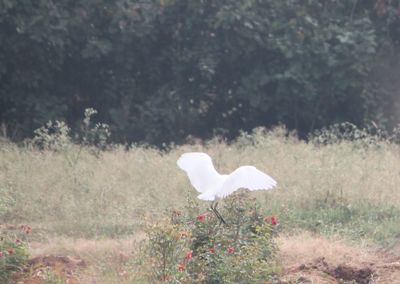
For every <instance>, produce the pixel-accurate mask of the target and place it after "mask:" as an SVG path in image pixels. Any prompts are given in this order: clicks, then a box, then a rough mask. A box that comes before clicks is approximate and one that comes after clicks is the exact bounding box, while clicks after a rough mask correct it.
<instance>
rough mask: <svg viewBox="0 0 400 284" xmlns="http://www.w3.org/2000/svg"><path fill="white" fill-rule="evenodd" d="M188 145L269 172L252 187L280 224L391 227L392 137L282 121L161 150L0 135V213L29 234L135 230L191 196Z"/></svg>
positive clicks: (399, 161) (395, 197)
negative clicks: (317, 136) (301, 127)
mask: <svg viewBox="0 0 400 284" xmlns="http://www.w3.org/2000/svg"><path fill="white" fill-rule="evenodd" d="M188 151H204V152H207V153H208V154H210V156H211V157H213V160H214V163H215V166H216V168H217V170H218V171H219V172H221V173H225V172H230V171H232V170H234V169H235V168H236V167H238V166H240V165H244V164H251V165H255V166H256V167H258V168H259V169H261V170H263V171H265V172H267V173H268V174H270V175H271V176H272V177H274V178H275V179H276V180H277V181H278V184H279V186H278V188H277V189H276V190H273V191H270V192H262V191H260V192H252V193H251V194H252V195H254V197H256V198H257V200H259V201H260V202H261V203H262V205H263V208H264V209H265V210H266V211H267V212H271V213H275V214H278V216H280V217H281V223H282V226H283V227H285V226H286V228H293V227H296V226H300V227H304V228H306V229H310V230H317V231H318V230H319V231H322V232H328V233H329V232H334V233H337V232H339V233H341V232H344V233H345V234H347V233H349V234H350V235H351V234H353V233H354V232H355V231H356V233H355V235H356V236H357V237H368V236H365V235H366V234H370V231H371V230H372V231H373V230H375V231H379V230H380V229H379V228H378V227H377V226H378V225H379V224H381V225H382V230H384V231H383V232H382V233H381V232H377V234H378V236H377V237H376V238H375V237H373V239H374V238H375V239H378V240H380V239H385V238H392V239H393V238H395V235H396V234H398V233H400V229H396V228H397V227H398V226H396V224H398V221H399V216H400V213H399V211H400V190H398V185H399V184H400V170H399V169H400V157H399V148H398V146H397V145H393V144H390V143H386V142H379V143H377V144H374V145H373V146H370V147H363V146H359V145H358V144H356V143H354V142H342V143H336V144H332V145H326V146H317V145H314V144H312V143H306V142H304V141H300V140H298V139H296V138H295V137H294V136H291V135H288V134H287V133H286V131H285V130H283V129H275V130H274V131H270V132H264V131H256V132H255V133H253V134H251V135H249V134H243V135H242V136H241V137H239V138H238V139H237V141H236V142H234V143H231V144H227V143H225V142H223V141H220V140H218V139H214V140H212V141H208V142H206V143H203V144H193V145H183V146H178V147H173V148H172V149H170V150H169V151H160V150H157V149H152V148H149V147H140V146H138V147H131V148H129V150H126V149H125V147H123V146H115V147H113V148H112V149H110V150H107V151H103V152H100V153H99V154H98V155H94V154H93V153H92V151H90V149H89V148H85V147H83V148H82V147H79V146H77V145H72V144H69V145H67V146H66V147H65V148H63V149H61V150H59V151H56V152H55V151H40V150H38V149H35V148H33V147H28V146H26V147H18V146H16V145H14V144H11V143H6V142H2V143H1V145H0V196H1V197H0V217H1V221H2V222H3V223H22V222H29V223H30V224H33V225H34V226H35V227H36V228H37V231H39V232H41V234H38V235H37V237H38V238H40V237H43V238H45V237H46V236H48V235H51V234H53V235H70V236H74V237H101V236H108V237H118V236H126V235H130V234H132V233H135V232H137V231H140V224H141V222H142V221H143V220H144V218H145V217H146V216H154V215H158V214H162V213H163V212H164V211H165V210H168V209H171V208H176V207H182V206H184V205H185V204H186V200H187V198H195V196H196V192H195V190H194V189H193V188H192V187H191V186H190V184H189V182H188V179H187V178H186V176H185V174H184V172H182V171H180V170H179V169H178V168H177V166H176V160H177V159H178V157H179V156H180V154H182V153H184V152H188ZM202 204H203V206H204V208H206V207H207V203H202ZM379 214H380V215H379ZM355 226H358V227H359V228H360V230H361V231H357V230H356V229H352V228H353V227H355ZM343 228H344V229H343ZM347 230H348V231H347Z"/></svg>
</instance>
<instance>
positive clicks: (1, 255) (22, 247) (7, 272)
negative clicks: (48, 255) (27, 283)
mask: <svg viewBox="0 0 400 284" xmlns="http://www.w3.org/2000/svg"><path fill="white" fill-rule="evenodd" d="M20 229H21V232H19V233H13V232H6V231H0V281H1V283H12V276H13V275H14V274H15V273H16V272H22V270H23V268H24V266H25V264H26V260H27V258H28V247H27V243H26V234H30V232H31V228H30V227H29V226H26V225H23V226H21V228H20Z"/></svg>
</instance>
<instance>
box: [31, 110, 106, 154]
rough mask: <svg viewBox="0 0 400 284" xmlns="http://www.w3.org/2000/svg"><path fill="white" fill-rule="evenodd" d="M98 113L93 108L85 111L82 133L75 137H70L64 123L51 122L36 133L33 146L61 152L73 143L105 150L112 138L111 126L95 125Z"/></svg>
mask: <svg viewBox="0 0 400 284" xmlns="http://www.w3.org/2000/svg"><path fill="white" fill-rule="evenodd" d="M96 113H97V111H96V110H95V109H93V108H87V109H85V113H84V115H85V118H84V119H83V121H82V123H81V129H80V131H79V132H78V131H77V132H76V134H75V137H74V138H72V137H71V136H70V130H71V129H70V128H69V127H68V125H66V124H65V122H63V121H58V120H57V121H55V122H54V123H53V122H52V121H51V120H50V121H49V122H47V123H46V125H45V126H42V127H40V128H38V129H36V130H35V131H34V134H35V136H34V138H33V139H32V141H31V143H32V145H34V146H36V147H38V148H39V149H42V150H53V151H60V150H65V148H66V147H67V146H69V145H70V144H71V143H72V142H73V141H74V142H77V143H79V145H80V146H81V147H85V146H86V147H88V146H89V147H90V146H93V147H94V149H96V150H97V152H98V151H99V150H104V149H105V148H106V146H107V142H108V138H109V137H110V131H109V126H108V125H107V124H105V123H97V124H96V125H93V123H92V121H91V117H92V115H94V114H96Z"/></svg>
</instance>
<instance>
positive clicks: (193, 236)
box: [143, 194, 278, 283]
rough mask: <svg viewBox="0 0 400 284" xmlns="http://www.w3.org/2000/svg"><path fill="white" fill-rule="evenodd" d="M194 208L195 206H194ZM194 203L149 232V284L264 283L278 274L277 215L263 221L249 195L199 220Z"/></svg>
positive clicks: (204, 214)
mask: <svg viewBox="0 0 400 284" xmlns="http://www.w3.org/2000/svg"><path fill="white" fill-rule="evenodd" d="M193 205H194V206H193ZM196 210H198V207H197V206H196V204H195V203H192V205H191V206H189V207H187V208H186V209H185V210H182V211H178V210H174V211H173V212H172V215H171V216H170V218H169V219H165V220H164V221H163V222H161V223H158V224H156V225H151V226H149V227H148V230H147V236H148V238H147V239H146V241H145V242H146V244H145V248H146V249H145V250H144V251H143V253H145V254H146V255H145V258H147V259H148V261H147V263H143V264H146V265H147V266H148V267H151V269H150V270H149V271H148V275H147V277H149V280H150V281H170V282H171V283H259V282H260V281H267V280H271V279H272V278H273V277H274V275H275V273H276V272H277V269H278V266H277V261H276V252H277V247H276V245H275V242H274V237H275V235H276V233H277V225H278V224H277V220H276V217H275V216H271V217H264V216H263V215H262V214H261V208H260V207H259V205H258V204H257V203H256V202H255V201H254V200H250V199H249V198H248V197H247V195H245V194H239V195H234V196H232V197H230V198H228V199H227V200H226V201H225V202H224V205H223V207H222V208H221V210H220V213H221V215H222V216H223V219H224V220H225V222H226V224H223V223H222V222H221V220H220V219H219V218H217V217H216V215H215V214H213V213H211V212H206V213H203V214H199V215H197V216H196V215H194V214H193V213H195V212H196Z"/></svg>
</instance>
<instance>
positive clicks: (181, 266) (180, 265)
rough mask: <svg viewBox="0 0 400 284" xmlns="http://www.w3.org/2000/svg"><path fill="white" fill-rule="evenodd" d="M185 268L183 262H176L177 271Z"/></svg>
mask: <svg viewBox="0 0 400 284" xmlns="http://www.w3.org/2000/svg"><path fill="white" fill-rule="evenodd" d="M185 269H186V266H185V265H184V264H183V263H179V264H178V271H184V270H185Z"/></svg>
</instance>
